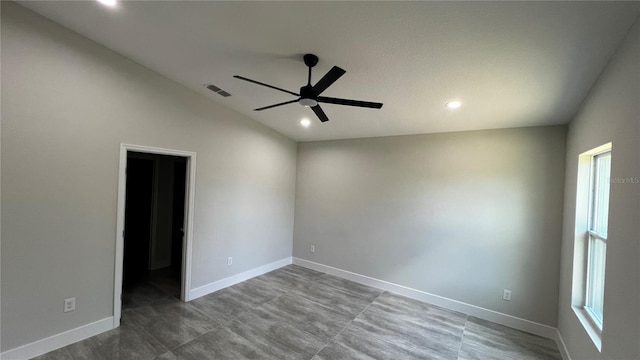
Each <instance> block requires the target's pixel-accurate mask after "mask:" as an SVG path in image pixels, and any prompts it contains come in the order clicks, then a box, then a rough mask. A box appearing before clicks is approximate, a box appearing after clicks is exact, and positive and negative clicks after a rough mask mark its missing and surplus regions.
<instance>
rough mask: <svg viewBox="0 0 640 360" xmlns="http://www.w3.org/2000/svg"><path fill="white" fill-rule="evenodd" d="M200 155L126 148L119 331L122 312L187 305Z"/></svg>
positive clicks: (118, 265)
mask: <svg viewBox="0 0 640 360" xmlns="http://www.w3.org/2000/svg"><path fill="white" fill-rule="evenodd" d="M194 172H195V154H194V153H190V152H183V151H176V150H167V149H157V148H147V147H140V146H134V145H122V147H121V153H120V180H119V190H118V219H117V220H118V225H117V227H118V232H117V234H118V237H117V239H116V278H115V289H114V327H117V326H119V325H120V315H121V313H122V311H123V310H127V309H134V308H137V307H141V306H146V305H154V304H160V303H164V302H170V301H176V299H179V300H182V301H188V300H189V299H188V292H187V291H188V289H189V288H190V278H191V276H190V274H191V271H190V269H191V266H190V261H191V238H192V231H191V230H192V216H191V214H193V195H194V194H193V189H194V181H193V180H194V176H193V174H194Z"/></svg>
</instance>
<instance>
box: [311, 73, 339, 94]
mask: <svg viewBox="0 0 640 360" xmlns="http://www.w3.org/2000/svg"><path fill="white" fill-rule="evenodd" d="M344 73H346V71H345V70H342V69H340V68H339V67H337V66H334V67H332V68H331V70H329V72H328V73H326V74H325V75H324V76H323V77H322V79H320V81H318V82H317V83H316V84H315V85H314V86H313V90H314V91H315V92H316V94H318V95H320V94H322V92H323V91H325V90H327V88H328V87H329V86H331V84H333V83H334V82H336V80H338V79H339V78H340V76H342V75H344Z"/></svg>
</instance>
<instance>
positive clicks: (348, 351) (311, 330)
mask: <svg viewBox="0 0 640 360" xmlns="http://www.w3.org/2000/svg"><path fill="white" fill-rule="evenodd" d="M138 300H139V299H138ZM138 305H139V306H137V307H133V308H128V309H126V310H125V311H123V316H122V325H121V326H120V328H118V329H114V330H111V331H109V332H106V333H103V334H100V335H98V336H95V337H92V338H90V339H87V340H84V341H81V342H79V343H76V344H73V345H69V346H67V347H64V348H62V349H59V350H56V351H53V352H51V353H49V354H45V355H43V356H40V357H37V358H36V359H38V360H79V359H91V360H93V359H96V360H101V359H120V360H124V359H136V360H144V359H150V360H152V359H157V360H203V359H234V360H235V359H279V360H282V359H307V360H331V359H339V360H345V359H393V360H404V359H452V360H453V359H460V360H462V359H469V360H470V359H482V360H491V359H496V360H509V359H513V360H534V359H561V356H560V354H559V352H558V349H557V347H556V344H555V342H554V341H552V340H549V339H545V338H541V337H538V336H535V335H531V334H528V333H524V332H521V331H518V330H514V329H511V328H507V327H504V326H501V325H498V324H494V323H491V322H488V321H484V320H481V319H478V318H474V317H471V316H466V315H464V314H461V313H457V312H453V311H449V310H446V309H443V308H439V307H436V306H432V305H428V304H425V303H421V302H418V301H415V300H411V299H408V298H405V297H402V296H398V295H394V294H392V293H389V292H383V291H380V290H378V289H375V288H371V287H368V286H364V285H360V284H357V283H354V282H350V281H347V280H343V279H340V278H337V277H333V276H330V275H326V274H322V273H319V272H315V271H312V270H308V269H305V268H302V267H299V266H295V265H290V266H287V267H284V268H281V269H278V270H275V271H273V272H270V273H268V274H265V275H262V276H259V277H256V278H253V279H251V280H248V281H245V282H243V283H240V284H237V285H234V286H231V287H228V288H226V289H223V290H220V291H218V292H215V293H213V294H209V295H207V296H204V297H202V298H199V299H196V300H194V301H191V302H189V303H182V302H180V301H178V300H176V299H174V298H171V297H167V298H162V300H161V301H159V302H152V303H149V304H146V305H145V304H144V302H142V301H139V302H138Z"/></svg>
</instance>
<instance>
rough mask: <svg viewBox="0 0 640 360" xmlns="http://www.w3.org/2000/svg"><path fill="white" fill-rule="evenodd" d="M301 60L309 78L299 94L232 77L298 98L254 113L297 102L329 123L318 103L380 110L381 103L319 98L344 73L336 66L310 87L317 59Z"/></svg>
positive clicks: (311, 56) (243, 78)
mask: <svg viewBox="0 0 640 360" xmlns="http://www.w3.org/2000/svg"><path fill="white" fill-rule="evenodd" d="M303 59H304V63H305V65H307V66H308V67H309V76H308V80H307V85H305V86H303V87H301V88H300V94H296V93H294V92H293V91H289V90H285V89H281V88H279V87H276V86H273V85H269V84H265V83H261V82H259V81H255V80H251V79H248V78H246V77H243V76H240V75H234V76H233V77H234V78H236V79H240V80H244V81H248V82H251V83H254V84H258V85H262V86H266V87H268V88H271V89H275V90H279V91H282V92H286V93H287V94H291V95H293V96H297V97H298V98H297V99H294V100H290V101H285V102H281V103H278V104H273V105H269V106H264V107H261V108H257V109H254V111H262V110H267V109H271V108H274V107H277V106H282V105H287V104H292V103H295V102H297V103H298V104H300V105H302V106H306V107H310V108H311V110H313V112H314V113H315V114H316V116H318V119H320V121H322V122H325V121H329V118H328V117H327V115H326V114H325V113H324V111H322V108H321V107H320V103H326V104H336V105H348V106H359V107H366V108H374V109H380V108H381V107H382V103H376V102H369V101H359V100H349V99H339V98H332V97H326V96H320V94H322V92H323V91H325V90H326V89H327V88H328V87H329V86H331V84H333V83H334V82H335V81H336V80H338V79H339V78H340V77H341V76H342V75H344V73H345V72H346V71H345V70H343V69H341V68H339V67H337V66H334V67H333V68H332V69H331V70H329V72H327V73H326V74H325V75H324V76H323V77H322V79H320V81H318V82H317V83H316V84H315V85H313V86H311V68H313V67H314V66H316V64H317V63H318V57H317V56H315V55H313V54H306V55H304V57H303Z"/></svg>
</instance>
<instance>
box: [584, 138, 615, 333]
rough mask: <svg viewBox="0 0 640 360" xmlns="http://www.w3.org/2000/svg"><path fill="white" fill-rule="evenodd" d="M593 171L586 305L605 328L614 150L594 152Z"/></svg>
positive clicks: (596, 321)
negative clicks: (608, 233) (605, 291)
mask: <svg viewBox="0 0 640 360" xmlns="http://www.w3.org/2000/svg"><path fill="white" fill-rule="evenodd" d="M591 173H592V176H591V184H590V191H589V196H590V199H589V229H588V236H589V240H588V245H587V247H588V248H587V254H588V255H587V271H586V272H587V281H586V286H585V296H584V299H585V304H584V308H585V310H586V311H587V313H588V314H589V316H590V317H591V319H592V320H593V321H594V322H595V324H596V325H597V327H598V328H599V329H600V330H602V313H603V305H604V271H605V265H606V254H607V223H608V218H609V183H610V181H609V179H610V176H611V150H607V151H605V152H602V153H599V154H595V155H593V157H592V160H591Z"/></svg>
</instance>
